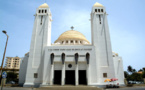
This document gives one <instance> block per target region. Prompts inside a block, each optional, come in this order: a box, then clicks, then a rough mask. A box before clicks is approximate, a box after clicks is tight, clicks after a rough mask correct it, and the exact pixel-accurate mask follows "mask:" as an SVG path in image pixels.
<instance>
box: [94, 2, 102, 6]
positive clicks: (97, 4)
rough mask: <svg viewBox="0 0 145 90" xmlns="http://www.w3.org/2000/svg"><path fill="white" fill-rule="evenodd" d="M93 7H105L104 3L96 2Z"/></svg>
mask: <svg viewBox="0 0 145 90" xmlns="http://www.w3.org/2000/svg"><path fill="white" fill-rule="evenodd" d="M93 7H104V6H103V5H102V4H100V3H98V2H96V3H95V4H94V5H93Z"/></svg>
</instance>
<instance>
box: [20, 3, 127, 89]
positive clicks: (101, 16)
mask: <svg viewBox="0 0 145 90" xmlns="http://www.w3.org/2000/svg"><path fill="white" fill-rule="evenodd" d="M51 22H52V14H51V12H50V8H49V6H48V5H47V4H46V3H44V4H42V5H41V6H39V7H38V8H37V10H36V14H35V20H34V27H33V32H32V38H31V45H30V51H29V53H27V54H25V57H24V58H23V60H22V62H21V65H20V71H19V84H20V85H23V86H24V87H31V86H34V87H43V86H50V85H76V86H77V85H89V86H103V85H106V82H104V80H105V79H111V78H117V79H118V81H116V82H115V83H119V84H120V85H124V71H123V61H122V58H121V57H120V56H119V55H118V54H117V53H115V52H112V48H111V41H110V34H109V27H108V21H107V13H106V9H105V7H104V6H103V5H101V4H99V3H95V4H94V5H93V7H92V11H91V43H90V42H89V41H88V40H87V39H86V37H85V36H84V35H83V34H82V33H80V32H79V31H77V30H73V27H71V30H68V31H66V32H64V33H62V34H61V35H60V36H59V37H58V39H57V40H56V41H55V42H54V44H51Z"/></svg>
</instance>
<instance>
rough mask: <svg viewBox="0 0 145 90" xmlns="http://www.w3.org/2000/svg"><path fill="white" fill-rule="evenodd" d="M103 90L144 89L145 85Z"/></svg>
mask: <svg viewBox="0 0 145 90" xmlns="http://www.w3.org/2000/svg"><path fill="white" fill-rule="evenodd" d="M105 90H145V87H128V88H118V89H115V88H114V89H105Z"/></svg>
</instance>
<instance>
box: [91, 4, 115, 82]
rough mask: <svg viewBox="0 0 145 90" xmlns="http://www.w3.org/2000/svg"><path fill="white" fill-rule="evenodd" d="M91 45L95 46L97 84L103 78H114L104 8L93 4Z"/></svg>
mask: <svg viewBox="0 0 145 90" xmlns="http://www.w3.org/2000/svg"><path fill="white" fill-rule="evenodd" d="M91 30H92V31H91V33H92V45H94V46H95V51H96V60H97V68H98V69H97V70H98V71H97V73H98V80H99V81H98V82H99V83H103V79H104V76H107V78H115V71H114V64H113V58H112V48H111V41H110V34H109V27H108V22H107V14H106V10H105V7H104V6H103V5H101V4H99V3H95V4H94V6H93V8H92V12H91Z"/></svg>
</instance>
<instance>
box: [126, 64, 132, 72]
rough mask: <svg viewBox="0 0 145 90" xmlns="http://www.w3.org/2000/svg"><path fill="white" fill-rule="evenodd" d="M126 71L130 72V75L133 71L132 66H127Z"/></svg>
mask: <svg viewBox="0 0 145 90" xmlns="http://www.w3.org/2000/svg"><path fill="white" fill-rule="evenodd" d="M127 71H128V72H130V73H132V71H133V70H132V66H130V65H129V66H128V69H127Z"/></svg>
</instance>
